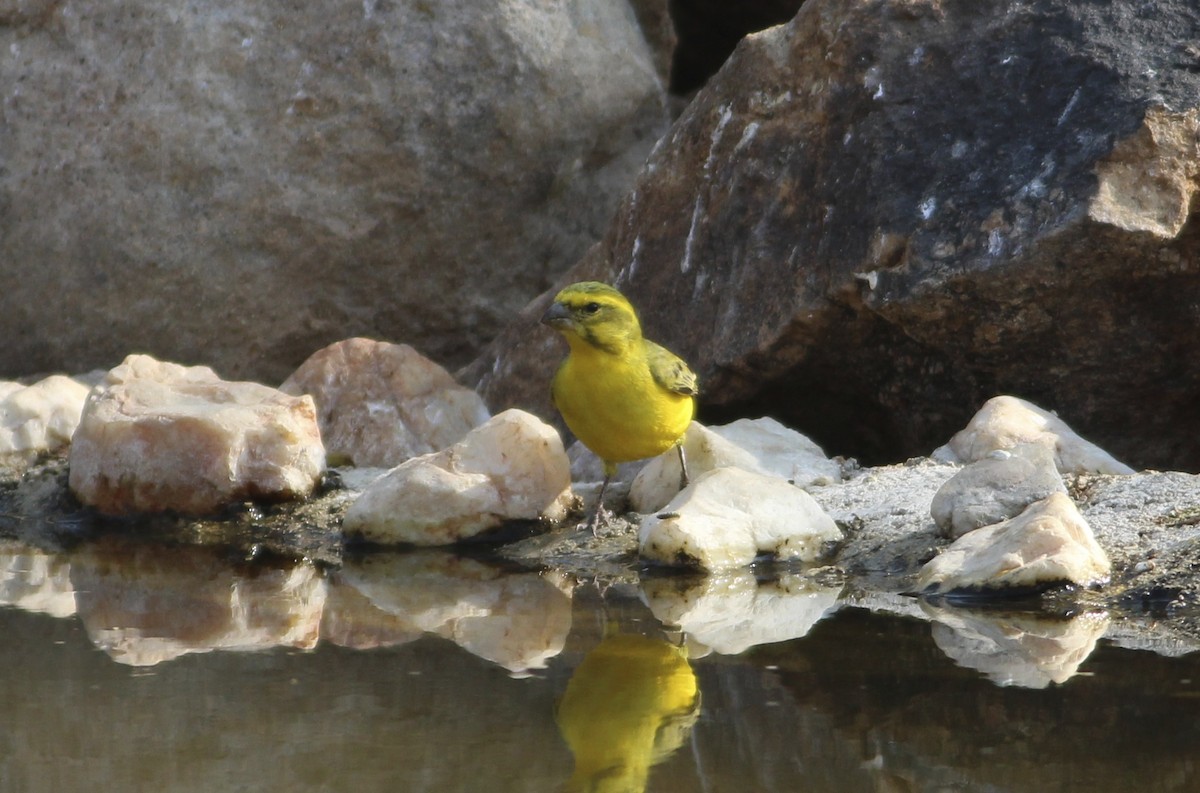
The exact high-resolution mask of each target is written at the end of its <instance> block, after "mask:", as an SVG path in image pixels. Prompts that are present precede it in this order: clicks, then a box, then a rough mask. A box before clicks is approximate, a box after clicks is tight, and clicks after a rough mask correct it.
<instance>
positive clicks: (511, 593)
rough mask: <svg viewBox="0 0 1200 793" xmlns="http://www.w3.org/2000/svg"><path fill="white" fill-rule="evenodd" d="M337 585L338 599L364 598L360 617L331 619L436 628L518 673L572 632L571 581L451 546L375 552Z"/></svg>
mask: <svg viewBox="0 0 1200 793" xmlns="http://www.w3.org/2000/svg"><path fill="white" fill-rule="evenodd" d="M331 584H332V587H333V589H334V591H335V592H337V593H338V595H337V598H336V602H338V603H346V602H348V601H350V600H351V598H350V597H349V596H348V594H346V593H342V590H343V589H349V590H351V591H352V592H354V593H357V595H359V596H361V600H360V601H359V605H358V606H357V607H356V611H355V612H354V614H353V616H351V615H348V614H340V615H336V616H334V615H331V616H330V617H329V618H327V624H340V625H349V624H361V623H362V622H363V621H366V622H367V623H368V624H372V625H384V624H387V625H388V626H389V627H388V629H389V630H391V631H395V632H396V634H395V635H396V636H412V635H413V634H415V633H419V632H424V633H432V634H436V635H438V636H442V637H444V638H447V639H450V640H451V641H453V642H455V643H456V644H458V645H459V646H460V647H462V648H463V649H465V650H467V651H468V652H470V653H472V654H474V655H477V656H479V657H481V658H484V659H486V660H488V661H491V662H493V663H495V664H499V665H500V666H502V667H504V668H505V669H508V670H509V671H510V672H512V673H513V674H518V675H519V674H524V673H526V672H528V671H529V670H531V669H540V668H542V667H544V666H545V665H546V662H547V661H548V660H549V659H551V658H553V657H554V656H556V655H558V654H559V653H560V652H562V649H563V645H564V644H565V643H566V640H567V634H568V633H570V631H571V594H570V589H569V588H567V587H565V586H563V587H560V586H558V585H557V584H555V583H554V582H553V581H552V580H551V579H550V578H548V577H546V576H544V575H541V574H538V573H508V572H502V571H500V570H497V569H496V568H494V567H491V566H489V565H486V564H483V563H482V562H478V561H475V560H472V559H465V558H462V557H459V556H455V555H454V554H452V553H449V552H444V551H417V552H407V553H376V554H372V555H371V556H367V557H364V558H362V559H361V560H358V561H356V562H349V563H347V564H346V565H345V566H344V567H342V568H341V569H340V570H338V571H337V572H336V573H334V574H333V576H332V577H331ZM345 632H346V631H345V630H344V629H343V630H342V631H340V632H339V635H342V634H345Z"/></svg>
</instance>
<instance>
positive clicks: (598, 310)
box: [542, 281, 642, 354]
mask: <svg viewBox="0 0 1200 793" xmlns="http://www.w3.org/2000/svg"><path fill="white" fill-rule="evenodd" d="M542 323H543V324H545V325H549V326H550V327H552V328H554V329H555V330H557V331H558V332H559V333H561V334H563V336H565V337H566V339H567V343H568V344H570V345H571V348H572V349H576V345H578V344H588V345H591V346H592V347H596V348H599V349H601V350H605V351H607V352H612V353H617V354H619V353H620V352H621V351H622V350H624V349H625V348H626V347H627V346H628V345H629V344H631V343H633V342H635V341H637V340H639V339H641V337H642V328H641V324H640V323H639V322H638V317H637V312H635V311H634V310H633V306H632V305H631V304H630V303H629V301H628V300H626V299H625V296H624V295H622V294H621V293H620V292H618V291H617V290H616V289H613V288H612V287H611V286H609V285H608V284H602V283H599V282H598V281H583V282H581V283H578V284H572V285H571V286H568V287H566V288H565V289H563V290H562V291H561V292H559V293H558V294H557V295H555V297H554V302H553V303H552V304H551V305H550V308H549V309H547V311H546V313H545V314H543V315H542Z"/></svg>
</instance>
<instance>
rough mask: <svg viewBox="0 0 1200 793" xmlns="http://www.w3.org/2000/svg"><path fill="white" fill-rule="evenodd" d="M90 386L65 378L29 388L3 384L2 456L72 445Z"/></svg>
mask: <svg viewBox="0 0 1200 793" xmlns="http://www.w3.org/2000/svg"><path fill="white" fill-rule="evenodd" d="M89 390H90V389H89V387H88V386H86V385H84V384H83V383H81V382H79V381H78V380H73V379H71V378H70V377H65V376H63V375H51V376H50V377H47V378H46V379H44V380H41V381H39V382H37V383H34V384H33V385H30V386H23V385H21V384H20V383H12V382H0V454H4V453H8V452H18V453H34V454H36V453H37V452H44V451H53V450H54V449H59V448H61V447H63V446H66V445H67V444H68V443H70V442H71V435H72V434H73V433H74V432H75V428H76V427H77V426H79V417H80V414H81V413H83V403H84V402H85V401H86V400H87V395H88V391H89Z"/></svg>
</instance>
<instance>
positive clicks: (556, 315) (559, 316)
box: [542, 303, 571, 330]
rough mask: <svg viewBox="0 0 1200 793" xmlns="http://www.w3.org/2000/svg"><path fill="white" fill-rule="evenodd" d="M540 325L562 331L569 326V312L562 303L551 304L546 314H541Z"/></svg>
mask: <svg viewBox="0 0 1200 793" xmlns="http://www.w3.org/2000/svg"><path fill="white" fill-rule="evenodd" d="M542 324H543V325H549V326H550V327H552V328H554V329H555V330H563V329H565V328H568V327H570V325H571V311H570V309H568V308H567V307H566V306H564V305H563V304H562V303H552V304H550V308H548V309H546V313H545V314H542Z"/></svg>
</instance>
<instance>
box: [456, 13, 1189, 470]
mask: <svg viewBox="0 0 1200 793" xmlns="http://www.w3.org/2000/svg"><path fill="white" fill-rule="evenodd" d="M1198 38H1200V7H1196V6H1189V5H1186V4H1176V5H1174V6H1172V7H1171V10H1170V12H1169V13H1167V12H1163V13H1153V14H1151V13H1145V11H1144V4H1142V3H1140V2H1135V0H1116V1H1115V2H1111V3H1078V2H1067V0H1049V1H1048V2H1042V3H1037V4H1033V5H1022V6H1020V7H1019V9H1018V10H1014V8H1013V7H1010V6H1007V5H998V4H991V3H973V2H965V1H962V0H957V1H955V2H941V3H913V2H909V1H908V0H867V1H866V2H859V3H844V2H840V1H839V0H809V2H806V3H805V4H804V5H803V6H802V7H801V9H800V11H799V13H798V14H797V16H796V17H795V18H794V19H793V20H792V21H791V22H790V23H788V24H786V25H783V26H780V27H775V28H771V29H769V30H766V31H763V32H761V33H757V34H754V35H751V36H748V37H747V38H746V39H745V40H744V41H743V42H742V43H741V45H739V47H738V49H737V50H736V51H735V52H734V54H733V56H732V57H731V58H730V59H729V61H728V62H727V63H726V64H725V66H724V68H723V69H722V70H721V71H720V72H719V73H718V74H717V75H716V76H715V77H713V79H712V80H711V81H709V83H708V84H707V85H706V86H705V88H704V89H703V90H701V91H700V93H699V94H698V95H697V97H696V99H695V100H694V101H693V102H692V104H691V105H690V106H689V107H688V109H687V110H686V111H685V112H684V114H683V115H682V116H681V117H680V118H679V120H678V121H677V122H676V124H675V126H674V128H673V130H672V131H671V132H670V133H669V134H668V135H667V136H666V137H665V138H664V139H663V141H662V142H661V143H660V145H659V146H658V147H657V148H656V149H655V151H654V152H653V154H652V155H651V157H650V160H649V162H648V164H647V166H646V168H645V169H644V171H643V172H642V175H641V176H640V178H639V180H638V182H637V183H636V185H635V186H634V188H633V190H632V191H631V192H630V193H629V195H628V196H627V198H626V200H625V201H624V203H623V204H622V206H621V209H620V210H619V212H618V213H617V216H616V217H615V218H614V219H613V222H612V224H611V225H610V226H609V230H608V234H607V235H606V236H605V238H604V240H603V241H602V242H601V243H600V244H599V245H598V246H596V247H595V248H594V249H593V250H592V251H591V252H590V253H589V255H588V256H586V257H585V258H584V259H583V260H581V262H580V263H579V264H578V265H577V266H576V267H575V268H574V269H572V270H571V271H570V272H568V273H567V274H565V275H564V276H563V277H562V279H561V281H562V282H563V283H565V282H568V281H575V280H580V279H582V278H596V279H599V280H606V281H609V282H611V283H614V284H615V285H617V286H618V287H619V288H620V289H622V291H624V292H625V293H626V294H627V295H628V296H629V297H630V298H631V300H632V301H633V302H634V304H635V305H636V306H637V307H638V308H639V309H640V311H641V316H642V321H643V325H644V326H645V328H646V332H647V336H649V337H650V338H654V339H657V340H659V341H660V342H662V343H663V344H665V345H666V346H668V347H670V348H671V349H672V350H674V351H676V352H678V353H679V354H680V355H682V356H683V357H684V358H686V359H687V360H688V361H689V363H691V364H692V366H693V368H695V369H696V370H697V372H698V373H699V375H700V381H701V383H702V385H703V389H702V400H703V402H702V405H701V412H700V415H701V417H702V419H703V420H704V421H707V422H717V421H721V420H724V419H726V418H728V417H731V416H737V415H761V414H763V413H767V414H770V415H773V416H775V417H776V418H778V419H780V420H781V421H782V422H783V423H784V424H786V425H788V426H790V427H792V428H794V429H796V430H798V431H800V432H802V433H804V434H806V435H808V436H810V437H812V438H813V440H815V441H816V442H817V443H819V444H820V445H821V446H822V447H823V448H824V449H826V450H828V451H829V452H830V453H833V454H845V455H855V456H858V457H859V458H860V459H863V460H865V461H868V462H871V461H877V460H879V459H881V458H886V459H902V458H904V457H907V456H914V455H917V454H926V453H928V451H929V450H930V449H932V448H933V447H934V446H936V445H937V444H939V443H941V442H942V441H943V440H944V439H945V438H946V437H948V436H949V435H950V434H951V433H952V432H953V431H955V430H957V429H958V428H960V427H961V426H962V425H963V424H965V423H966V421H967V419H968V418H969V417H970V415H971V414H972V413H973V412H974V410H975V409H976V408H978V406H979V405H981V404H982V403H983V402H984V400H985V399H987V398H988V397H990V396H992V395H993V394H996V393H1011V394H1015V395H1019V396H1022V397H1024V398H1027V399H1031V400H1033V401H1035V402H1037V403H1038V404H1040V405H1043V406H1045V407H1047V408H1049V409H1052V410H1055V411H1057V413H1058V414H1059V415H1060V416H1061V417H1062V418H1063V419H1064V420H1065V421H1067V422H1069V423H1070V424H1071V425H1072V426H1073V427H1075V428H1076V429H1077V430H1078V431H1079V432H1080V433H1081V434H1083V435H1084V436H1086V437H1088V438H1090V439H1092V440H1093V441H1095V442H1097V443H1099V444H1100V445H1102V446H1103V447H1104V448H1106V449H1109V450H1110V451H1111V452H1112V453H1113V454H1114V455H1116V456H1117V457H1118V458H1120V459H1123V460H1125V461H1127V462H1128V463H1130V464H1131V465H1133V466H1134V467H1135V468H1141V467H1147V466H1154V467H1160V468H1161V467H1183V468H1189V469H1191V468H1198V467H1200V413H1197V411H1196V410H1195V395H1196V393H1197V390H1198V388H1200V365H1197V364H1200V340H1198V339H1197V337H1196V336H1195V334H1193V333H1191V329H1192V328H1193V327H1194V326H1195V321H1196V309H1195V306H1196V305H1197V304H1200V278H1198V277H1197V274H1196V272H1197V271H1196V267H1197V265H1196V247H1197V239H1200V236H1198V235H1200V225H1198V224H1197V223H1196V222H1195V221H1194V220H1193V219H1192V218H1193V217H1194V216H1193V215H1191V214H1190V213H1189V207H1190V205H1191V198H1192V194H1193V192H1194V190H1195V187H1196V184H1197V180H1196V175H1197V172H1198V171H1200V162H1198V160H1197V152H1196V148H1197V131H1198V130H1200V123H1198V118H1200V70H1198V69H1196V64H1197V58H1196V56H1195V54H1194V53H1193V51H1192V49H1190V48H1191V45H1192V43H1193V42H1195V41H1196V40H1198ZM556 288H557V286H555V287H552V288H551V289H550V290H549V292H548V293H547V294H546V295H543V296H542V297H541V298H539V299H538V301H536V302H535V304H533V305H531V306H530V307H529V308H528V310H526V311H525V312H523V314H522V317H521V319H520V320H519V321H518V322H517V323H515V324H514V325H513V326H512V327H511V328H509V329H508V330H506V332H505V333H504V334H502V335H501V337H500V338H498V339H497V341H496V343H495V346H494V347H493V348H491V350H490V352H489V353H488V354H486V355H485V356H483V357H481V359H479V360H478V361H476V362H475V363H474V364H473V365H472V366H471V367H470V368H469V369H468V371H467V372H466V373H465V374H466V375H467V376H468V378H469V379H471V380H473V381H474V382H478V383H479V384H480V386H481V388H482V389H483V392H484V396H485V398H486V399H487V400H488V403H489V406H490V407H491V408H492V409H493V410H498V409H502V408H504V407H508V406H511V405H521V406H524V407H526V408H529V409H533V410H535V411H539V412H544V414H545V415H550V407H549V404H548V402H547V397H546V396H545V393H546V391H545V389H546V383H547V382H548V381H549V378H550V373H551V371H552V367H553V365H554V364H553V361H554V360H555V358H556V357H557V356H556V355H555V354H553V351H552V343H553V339H552V338H551V337H552V334H550V333H549V332H548V331H546V330H542V329H537V328H536V327H535V326H534V321H535V320H536V318H537V317H538V316H539V315H540V313H541V310H542V308H543V307H544V305H545V304H546V303H547V302H548V301H549V299H550V295H552V294H553V293H554V290H555V289H556Z"/></svg>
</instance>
